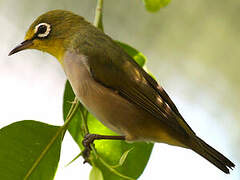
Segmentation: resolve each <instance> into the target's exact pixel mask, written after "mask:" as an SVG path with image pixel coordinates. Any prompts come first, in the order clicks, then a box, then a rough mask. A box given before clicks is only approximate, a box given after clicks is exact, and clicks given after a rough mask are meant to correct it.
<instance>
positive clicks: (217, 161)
mask: <svg viewBox="0 0 240 180" xmlns="http://www.w3.org/2000/svg"><path fill="white" fill-rule="evenodd" d="M192 149H193V150H194V151H195V152H196V153H198V154H199V155H201V156H202V157H204V158H205V159H207V160H208V161H209V162H211V163H212V164H214V165H215V166H216V167H218V168H219V169H221V170H222V171H223V172H225V173H226V174H229V168H230V169H232V168H233V167H235V165H234V164H233V163H232V162H231V161H230V160H229V159H228V158H226V157H225V156H224V155H222V154H221V153H220V152H218V151H217V150H215V149H214V148H212V147H211V146H210V145H208V144H207V143H205V142H204V141H203V140H202V139H200V138H199V137H195V140H194V143H193V147H192Z"/></svg>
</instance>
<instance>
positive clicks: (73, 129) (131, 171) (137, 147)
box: [63, 42, 153, 180]
mask: <svg viewBox="0 0 240 180" xmlns="http://www.w3.org/2000/svg"><path fill="white" fill-rule="evenodd" d="M118 43H119V44H120V46H122V47H123V48H124V49H125V51H126V52H127V53H129V54H130V56H132V57H133V58H134V59H135V60H136V61H137V62H138V63H139V64H140V65H141V66H143V65H144V63H145V62H146V58H145V57H144V55H142V53H140V52H138V51H137V50H136V49H134V48H132V47H130V46H129V45H127V44H124V43H120V42H118ZM74 98H75V95H74V92H73V90H72V88H71V85H70V83H69V82H68V81H67V83H66V86H65V91H64V102H63V116H64V120H65V119H66V116H67V113H68V111H69V109H70V107H71V105H72V104H71V102H73V100H74ZM82 112H83V113H82ZM83 114H85V115H83ZM86 114H87V116H86ZM84 116H86V118H87V122H88V128H89V131H90V133H94V134H102V135H117V134H116V133H115V132H113V131H111V130H110V129H108V128H107V127H105V126H104V125H103V124H102V123H101V122H100V121H98V120H97V119H96V118H95V117H94V116H93V115H92V114H90V113H87V110H86V109H85V108H84V107H83V106H82V105H80V107H79V109H78V110H77V112H76V113H75V115H74V117H73V119H72V121H71V122H70V124H69V128H68V130H69V132H70V134H71V135H72V137H73V138H74V140H75V141H76V142H77V144H78V145H79V147H80V148H81V150H83V145H82V140H83V137H84V135H85V134H84V125H83V117H84ZM94 144H95V149H96V150H97V157H96V156H94V155H93V153H91V155H90V160H91V163H92V164H93V166H94V168H95V167H97V168H98V169H99V170H100V171H101V172H102V175H103V177H104V179H105V180H111V179H114V180H122V179H126V177H131V178H132V179H137V178H138V177H139V176H140V175H141V174H142V172H143V170H144V169H145V167H146V165H147V162H148V160H149V157H150V154H151V151H152V148H153V144H152V143H145V142H136V143H127V142H125V141H119V140H96V141H94ZM130 149H132V150H131V152H129V153H126V152H127V151H129V150H130ZM121 159H122V160H121ZM119 161H124V163H122V166H119V167H117V168H113V167H112V166H114V165H116V164H119ZM94 171H95V170H94ZM124 176H125V178H123V177H124ZM128 179H130V178H128Z"/></svg>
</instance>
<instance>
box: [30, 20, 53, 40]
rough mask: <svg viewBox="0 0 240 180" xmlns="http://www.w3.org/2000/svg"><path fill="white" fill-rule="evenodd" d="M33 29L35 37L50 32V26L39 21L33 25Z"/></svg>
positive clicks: (41, 36) (45, 35)
mask: <svg viewBox="0 0 240 180" xmlns="http://www.w3.org/2000/svg"><path fill="white" fill-rule="evenodd" d="M34 31H35V35H36V36H37V37H39V38H44V37H47V36H48V34H49V33H50V31H51V26H50V25H49V24H47V23H40V24H38V25H37V26H36V27H35V29H34Z"/></svg>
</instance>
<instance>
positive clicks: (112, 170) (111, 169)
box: [91, 145, 135, 180]
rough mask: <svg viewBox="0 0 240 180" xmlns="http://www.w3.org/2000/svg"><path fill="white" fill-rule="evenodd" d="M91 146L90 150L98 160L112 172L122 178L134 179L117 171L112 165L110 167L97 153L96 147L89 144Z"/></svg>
mask: <svg viewBox="0 0 240 180" xmlns="http://www.w3.org/2000/svg"><path fill="white" fill-rule="evenodd" d="M91 148H92V151H93V154H94V156H95V157H96V158H98V159H99V160H100V162H101V163H102V164H103V165H104V166H105V167H106V168H108V169H109V170H110V171H111V172H112V173H114V174H116V175H117V176H119V177H122V178H124V179H128V180H135V179H134V178H132V177H129V176H125V175H123V174H121V173H120V172H118V171H117V170H116V169H114V168H113V167H111V166H110V165H109V164H108V163H107V162H106V161H104V159H103V158H102V157H101V156H99V155H98V153H97V151H96V149H95V148H94V146H93V145H91Z"/></svg>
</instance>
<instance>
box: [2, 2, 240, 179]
mask: <svg viewBox="0 0 240 180" xmlns="http://www.w3.org/2000/svg"><path fill="white" fill-rule="evenodd" d="M104 3H105V4H104V29H105V32H106V33H107V34H109V35H110V36H112V37H113V38H114V39H117V40H120V41H123V42H125V43H128V44H130V45H132V46H133V47H135V48H136V49H138V50H139V51H141V52H142V53H143V54H144V55H145V56H147V58H148V62H147V66H148V69H149V70H150V71H151V72H152V73H153V74H154V75H155V77H156V78H157V79H158V81H159V83H160V84H162V85H163V87H164V88H165V90H166V91H167V92H168V93H169V95H170V96H171V98H172V99H173V101H174V102H175V104H176V105H177V107H178V109H179V111H180V112H181V113H182V115H183V117H185V120H186V121H187V122H188V124H189V125H190V126H191V127H192V128H193V129H194V131H195V132H196V133H197V134H198V135H199V136H200V137H201V138H202V139H204V140H205V141H206V142H208V143H209V144H210V145H211V146H213V147H214V148H216V149H217V150H219V151H220V152H222V153H223V154H224V155H226V156H227V157H228V158H230V159H231V160H232V161H233V162H234V163H235V164H236V166H237V167H236V168H235V169H234V171H232V172H231V174H230V175H225V174H224V173H222V172H221V171H220V170H218V169H217V168H215V167H214V166H213V165H211V164H210V163H208V162H207V161H206V160H205V159H203V158H201V157H200V156H198V155H197V154H195V153H193V152H192V151H190V150H186V149H182V148H177V147H172V146H168V145H165V144H156V145H155V147H154V150H153V153H152V156H151V158H150V161H149V164H148V166H147V168H146V169H145V171H144V173H143V175H142V176H141V177H140V179H141V180H155V179H176V178H178V179H199V180H202V179H218V180H228V179H229V180H230V179H231V180H232V179H234V180H239V179H240V154H239V148H240V131H239V128H240V111H239V105H240V103H239V102H240V83H239V82H240V72H239V67H240V61H239V59H240V50H239V42H240V22H239V17H240V1H238V0H232V1H224V0H211V1H208V0H195V1H188V0H182V1H177V0H172V2H171V3H170V4H169V5H168V6H167V7H165V8H163V9H161V10H160V11H159V12H157V13H149V12H147V11H146V10H145V8H144V5H143V3H142V1H139V0H131V1H129V0H121V1H117V2H116V1H111V0H105V2H104ZM95 5H96V1H95V0H91V1H90V0H68V1H66V0H65V1H64V0H58V1H53V0H41V1H31V0H21V1H19V0H0V24H1V28H0V34H1V36H0V39H1V41H0V47H1V50H0V84H1V86H0V87H1V88H0V109H1V117H0V127H3V126H6V125H8V124H10V123H13V122H14V121H19V120H24V119H33V120H38V121H42V122H46V123H49V124H54V125H61V124H63V121H62V97H63V90H64V84H65V81H66V77H65V75H64V72H63V70H62V69H61V67H60V65H59V64H58V62H57V61H56V60H55V58H54V57H52V56H50V55H48V54H45V53H41V52H39V51H25V52H21V53H19V54H18V55H14V56H11V57H8V56H7V55H8V53H9V51H10V50H11V49H12V48H13V47H15V45H16V44H18V43H20V42H21V41H22V40H23V38H24V35H25V32H26V31H27V29H28V26H29V25H30V24H31V23H32V22H33V20H34V19H35V18H36V17H38V16H39V15H41V14H42V13H44V12H46V11H48V10H53V9H65V10H71V11H73V12H75V13H77V14H79V15H81V16H84V17H85V18H86V19H87V20H89V21H91V22H92V21H93V19H94V12H95ZM78 153H79V149H78V147H77V145H76V144H75V143H74V141H73V140H72V139H71V137H70V135H69V134H67V136H66V137H65V139H64V142H63V146H62V156H61V160H60V164H59V169H58V171H57V174H56V178H55V179H56V180H63V179H69V177H72V178H71V179H80V178H81V179H88V175H89V171H90V169H91V168H90V166H89V165H86V164H85V165H83V164H82V162H83V160H82V159H81V158H79V159H78V160H77V161H75V162H74V163H73V164H71V165H70V166H67V167H65V165H66V164H67V163H68V162H69V161H71V160H72V159H73V158H74V157H75V156H76V155H77V154H78Z"/></svg>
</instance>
